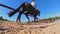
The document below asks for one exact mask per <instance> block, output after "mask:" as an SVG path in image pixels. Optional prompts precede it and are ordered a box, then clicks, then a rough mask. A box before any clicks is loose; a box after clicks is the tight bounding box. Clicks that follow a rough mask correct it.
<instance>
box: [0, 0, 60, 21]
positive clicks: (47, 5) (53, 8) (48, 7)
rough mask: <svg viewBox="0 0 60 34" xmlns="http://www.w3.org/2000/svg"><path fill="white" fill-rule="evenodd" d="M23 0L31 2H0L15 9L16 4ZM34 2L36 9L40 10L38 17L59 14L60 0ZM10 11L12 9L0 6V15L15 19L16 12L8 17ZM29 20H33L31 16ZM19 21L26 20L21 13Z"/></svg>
mask: <svg viewBox="0 0 60 34" xmlns="http://www.w3.org/2000/svg"><path fill="white" fill-rule="evenodd" d="M23 2H29V3H31V2H32V0H0V3H1V4H4V5H7V6H9V7H12V8H15V9H16V8H18V6H19V5H21V4H22V3H23ZM35 2H36V6H37V9H38V10H40V12H41V16H39V17H38V18H40V19H42V18H48V17H54V16H60V0H35ZM11 11H12V10H10V9H7V8H4V7H1V6H0V16H2V17H3V18H4V19H8V20H11V21H15V20H16V19H17V16H18V13H16V14H15V15H14V16H12V17H8V15H7V13H9V12H11ZM30 20H33V18H32V17H30ZM21 21H24V22H26V21H27V18H26V17H25V15H24V14H22V16H21Z"/></svg>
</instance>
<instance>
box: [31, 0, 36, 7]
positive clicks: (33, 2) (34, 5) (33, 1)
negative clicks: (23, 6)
mask: <svg viewBox="0 0 60 34" xmlns="http://www.w3.org/2000/svg"><path fill="white" fill-rule="evenodd" d="M31 5H32V6H33V7H34V8H36V4H35V0H32V3H31Z"/></svg>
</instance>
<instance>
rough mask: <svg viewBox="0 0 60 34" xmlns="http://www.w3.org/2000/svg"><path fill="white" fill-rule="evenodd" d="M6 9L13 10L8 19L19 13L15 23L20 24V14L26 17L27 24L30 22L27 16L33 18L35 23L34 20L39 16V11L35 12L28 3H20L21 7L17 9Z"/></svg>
mask: <svg viewBox="0 0 60 34" xmlns="http://www.w3.org/2000/svg"><path fill="white" fill-rule="evenodd" d="M4 7H7V6H4ZM7 8H9V9H11V10H13V11H12V12H10V13H8V15H9V17H11V16H13V15H14V14H15V13H17V12H19V16H18V18H17V20H16V22H17V23H19V22H20V19H19V18H21V15H22V14H25V16H26V17H27V19H28V24H29V21H30V20H29V17H28V16H29V14H30V15H32V16H33V17H34V21H35V19H37V15H39V16H40V11H39V10H36V9H35V8H34V7H33V6H32V5H31V4H30V3H27V2H24V3H22V4H21V6H19V7H18V8H17V9H13V8H11V7H7ZM21 8H23V9H22V11H19V10H20V9H21ZM26 11H27V12H26ZM24 12H26V13H24Z"/></svg>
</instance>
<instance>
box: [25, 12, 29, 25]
mask: <svg viewBox="0 0 60 34" xmlns="http://www.w3.org/2000/svg"><path fill="white" fill-rule="evenodd" d="M25 16H26V17H27V19H28V24H29V25H30V19H29V17H28V12H27V13H25Z"/></svg>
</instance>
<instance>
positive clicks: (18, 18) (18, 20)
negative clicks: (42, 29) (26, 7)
mask: <svg viewBox="0 0 60 34" xmlns="http://www.w3.org/2000/svg"><path fill="white" fill-rule="evenodd" d="M21 15H22V12H19V15H18V17H17V20H16V22H17V23H18V24H20V23H19V22H20V18H21Z"/></svg>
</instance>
